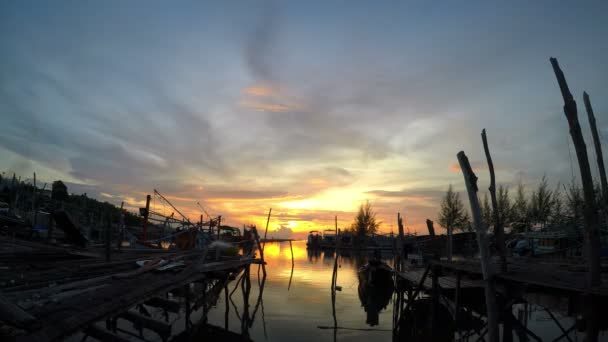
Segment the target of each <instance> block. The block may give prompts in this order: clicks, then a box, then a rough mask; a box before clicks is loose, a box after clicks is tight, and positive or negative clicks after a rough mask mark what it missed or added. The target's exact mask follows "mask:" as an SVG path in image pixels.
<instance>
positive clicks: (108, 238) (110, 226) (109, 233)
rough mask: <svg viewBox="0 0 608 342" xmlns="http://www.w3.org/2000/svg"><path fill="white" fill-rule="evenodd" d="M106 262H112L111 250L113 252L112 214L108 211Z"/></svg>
mask: <svg viewBox="0 0 608 342" xmlns="http://www.w3.org/2000/svg"><path fill="white" fill-rule="evenodd" d="M105 240H106V241H105V242H106V262H110V252H111V250H112V249H111V246H110V243H111V240H112V216H111V214H110V212H109V211H108V214H107V218H106V238H105Z"/></svg>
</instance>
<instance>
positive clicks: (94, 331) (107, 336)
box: [83, 324, 131, 342]
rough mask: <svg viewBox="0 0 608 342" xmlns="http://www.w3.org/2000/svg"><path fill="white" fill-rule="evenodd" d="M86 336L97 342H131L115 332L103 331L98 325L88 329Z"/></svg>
mask: <svg viewBox="0 0 608 342" xmlns="http://www.w3.org/2000/svg"><path fill="white" fill-rule="evenodd" d="M83 332H84V334H85V336H91V337H93V338H94V339H96V340H99V341H102V342H109V341H111V342H129V341H131V340H130V339H128V338H125V337H122V336H119V335H117V334H115V333H113V332H111V331H110V330H106V329H103V328H101V327H99V326H97V325H95V324H94V325H91V326H89V327H88V328H86V329H85V330H84V331H83Z"/></svg>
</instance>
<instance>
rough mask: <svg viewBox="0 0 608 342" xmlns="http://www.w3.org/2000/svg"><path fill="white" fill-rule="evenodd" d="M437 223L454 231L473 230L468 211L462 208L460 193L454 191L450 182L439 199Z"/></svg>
mask: <svg viewBox="0 0 608 342" xmlns="http://www.w3.org/2000/svg"><path fill="white" fill-rule="evenodd" d="M439 224H440V225H441V226H442V227H444V228H446V229H452V231H454V232H455V231H463V232H469V231H472V230H473V228H472V226H471V220H470V218H469V213H468V211H467V210H466V209H465V208H464V205H463V204H462V200H461V199H460V195H459V194H458V193H457V192H454V189H453V188H452V185H451V184H450V186H449V187H448V190H447V192H446V193H445V196H444V197H443V199H442V200H441V211H440V212H439Z"/></svg>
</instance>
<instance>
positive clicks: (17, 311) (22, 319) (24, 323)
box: [0, 294, 37, 329]
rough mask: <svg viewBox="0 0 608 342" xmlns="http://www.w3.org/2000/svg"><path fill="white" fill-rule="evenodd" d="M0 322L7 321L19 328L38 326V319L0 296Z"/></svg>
mask: <svg viewBox="0 0 608 342" xmlns="http://www.w3.org/2000/svg"><path fill="white" fill-rule="evenodd" d="M0 321H5V322H7V323H9V324H12V325H14V326H16V327H18V328H24V329H27V328H31V327H34V326H35V325H36V324H37V319H36V317H34V316H32V315H30V314H29V313H27V312H25V311H24V310H23V309H21V308H20V307H19V306H17V305H16V304H13V303H12V302H10V301H9V300H8V299H6V298H4V296H2V295H1V294H0Z"/></svg>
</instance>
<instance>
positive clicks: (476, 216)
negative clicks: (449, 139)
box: [457, 151, 499, 342]
mask: <svg viewBox="0 0 608 342" xmlns="http://www.w3.org/2000/svg"><path fill="white" fill-rule="evenodd" d="M457 156H458V162H459V163H460V168H461V169H462V174H463V176H464V183H465V185H466V187H467V193H468V195H469V203H470V204H471V212H472V214H473V224H474V225H475V231H476V232H477V243H478V245H479V255H480V261H481V272H482V274H483V281H484V288H485V297H486V311H487V317H488V337H489V341H490V342H498V341H499V334H498V307H497V304H496V288H495V285H494V277H493V272H492V269H491V267H492V265H491V260H490V248H489V246H488V236H487V230H488V228H487V227H486V226H485V225H484V224H483V219H482V217H481V208H480V206H479V199H478V198H477V176H475V173H474V172H473V169H472V168H471V164H470V163H469V158H467V156H466V155H465V154H464V152H463V151H460V152H458V155H457Z"/></svg>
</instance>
